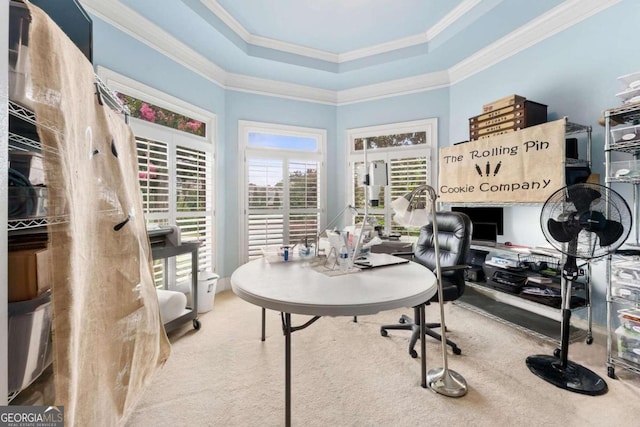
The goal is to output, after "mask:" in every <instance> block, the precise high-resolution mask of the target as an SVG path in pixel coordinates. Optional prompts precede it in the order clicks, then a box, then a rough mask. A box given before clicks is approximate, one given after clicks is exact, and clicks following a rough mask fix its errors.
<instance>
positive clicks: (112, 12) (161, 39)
mask: <svg viewBox="0 0 640 427" xmlns="http://www.w3.org/2000/svg"><path fill="white" fill-rule="evenodd" d="M81 3H82V6H83V7H84V8H85V9H86V10H87V12H89V13H91V14H93V15H95V16H97V17H99V18H100V19H101V20H103V21H105V22H107V23H108V24H110V25H112V26H113V27H115V28H117V29H119V30H120V31H122V32H124V33H125V34H128V35H129V36H131V37H133V38H134V39H136V40H138V41H140V42H141V43H144V44H145V45H147V46H149V47H150V48H152V49H154V50H156V51H158V52H160V53H161V54H163V55H164V56H166V57H168V58H170V59H172V60H174V61H176V62H177V63H179V64H180V65H182V66H184V67H185V68H188V69H190V70H191V71H193V72H195V73H197V74H199V75H201V76H202V77H204V78H206V79H207V80H209V81H211V82H213V83H215V84H217V85H218V86H222V87H224V85H225V80H226V77H227V72H226V71H225V70H223V69H222V68H220V67H219V66H218V65H216V64H214V63H213V62H211V61H210V60H208V59H207V58H206V57H204V56H203V55H200V54H199V53H198V52H196V51H195V50H193V49H192V48H190V47H189V46H187V45H186V44H184V43H182V42H180V41H179V40H178V39H176V38H175V37H173V36H172V35H171V34H169V33H167V32H166V31H164V30H162V29H161V28H160V27H158V26H157V25H155V24H154V23H152V22H151V21H149V20H147V19H146V18H145V17H143V16H142V15H140V14H138V13H137V12H135V11H134V10H132V9H130V8H128V7H127V6H125V5H123V4H122V3H121V2H120V1H110V2H105V1H103V0H81Z"/></svg>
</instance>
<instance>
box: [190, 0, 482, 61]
mask: <svg viewBox="0 0 640 427" xmlns="http://www.w3.org/2000/svg"><path fill="white" fill-rule="evenodd" d="M200 1H201V2H202V4H204V5H205V6H206V7H207V8H208V9H209V10H210V11H211V12H212V13H213V14H215V15H216V16H217V17H218V18H219V19H220V20H221V21H222V22H223V23H224V24H225V25H227V26H228V27H229V28H230V29H231V30H232V31H234V32H235V33H236V34H237V35H238V36H239V37H240V38H242V40H244V41H245V42H246V43H247V44H252V45H255V46H260V47H264V48H268V49H274V50H280V51H283V52H287V53H293V54H296V55H300V56H306V57H310V58H313V59H319V60H322V61H328V62H333V63H336V64H340V63H343V62H349V61H353V60H356V59H362V58H367V57H369V56H374V55H379V54H382V53H387V52H392V51H394V50H399V49H404V48H407V47H411V46H415V45H419V44H423V43H428V42H429V41H430V40H433V38H434V37H436V36H437V35H438V34H440V33H441V32H442V31H444V30H445V29H446V28H447V27H448V26H450V25H452V24H453V23H454V22H456V21H457V20H458V19H460V18H462V17H463V16H464V15H465V14H466V13H467V12H469V11H470V10H471V9H473V8H474V7H475V6H477V5H478V4H479V3H480V1H481V0H464V1H463V2H462V3H460V4H459V5H458V6H457V7H455V8H454V9H453V10H451V11H450V12H449V13H448V14H447V15H445V16H444V17H443V18H442V19H441V20H440V21H438V22H437V23H436V24H435V25H434V26H433V27H432V28H429V29H428V30H427V31H426V32H424V33H420V34H415V35H412V36H408V37H403V38H401V39H397V40H392V41H389V42H386V43H381V44H378V45H374V46H369V47H365V48H362V49H356V50H352V51H349V52H344V53H340V54H337V53H332V52H327V51H324V50H320V49H313V48H310V47H306V46H301V45H298V44H295V43H289V42H284V41H280V40H276V39H272V38H269V37H262V36H258V35H254V34H251V33H250V32H249V31H248V30H247V29H246V28H245V27H243V26H242V24H240V23H239V22H238V21H237V20H236V19H235V18H234V17H233V16H231V14H230V13H229V12H227V11H226V10H225V9H224V8H223V7H222V6H221V5H220V3H218V2H217V1H216V0H200Z"/></svg>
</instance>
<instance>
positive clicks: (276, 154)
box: [238, 121, 326, 262]
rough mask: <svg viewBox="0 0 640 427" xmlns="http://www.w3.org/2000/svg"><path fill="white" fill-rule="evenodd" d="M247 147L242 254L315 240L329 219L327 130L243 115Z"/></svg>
mask: <svg viewBox="0 0 640 427" xmlns="http://www.w3.org/2000/svg"><path fill="white" fill-rule="evenodd" d="M238 135H239V137H240V143H241V149H242V150H243V152H244V163H243V165H242V167H241V170H242V171H243V179H242V180H241V182H242V188H241V197H240V203H241V204H242V206H241V209H240V211H241V212H243V213H244V223H243V226H242V227H241V231H240V232H241V239H240V241H241V242H243V244H242V245H241V251H242V253H241V254H240V259H241V260H242V261H243V262H244V261H247V260H251V259H253V258H257V257H259V256H261V255H262V248H263V247H264V246H267V245H282V244H290V245H293V244H296V243H301V242H304V241H305V240H307V241H309V242H313V241H314V240H315V238H316V235H317V234H318V232H319V231H320V230H319V227H320V224H323V223H324V220H323V215H324V204H325V196H324V187H325V186H324V184H323V182H324V146H325V139H326V132H325V131H324V130H321V129H310V128H299V127H293V126H283V125H273V124H267V123H257V122H247V121H240V123H239V132H238Z"/></svg>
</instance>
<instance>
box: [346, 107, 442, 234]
mask: <svg viewBox="0 0 640 427" xmlns="http://www.w3.org/2000/svg"><path fill="white" fill-rule="evenodd" d="M347 137H348V141H349V144H348V146H349V153H348V156H349V173H350V176H351V177H352V182H353V186H352V187H351V192H350V193H351V194H350V200H351V203H353V204H354V206H355V207H356V208H357V209H358V212H359V215H357V217H356V218H355V221H356V222H357V221H358V220H361V219H362V216H363V212H364V206H365V187H364V186H362V185H360V181H361V178H360V177H361V176H362V172H363V171H364V163H365V156H366V163H367V164H371V163H372V162H384V163H386V165H387V173H388V185H387V186H386V187H381V188H380V191H379V196H378V197H379V204H378V206H377V207H371V206H370V207H369V209H368V213H369V218H373V220H374V221H375V222H376V224H377V225H379V226H381V227H382V228H383V230H384V232H385V233H387V234H388V233H391V232H396V233H400V234H415V233H416V230H408V229H406V228H405V227H401V226H399V225H397V224H395V223H394V222H393V221H392V217H393V211H392V210H391V209H390V204H391V202H392V201H393V200H394V199H396V198H398V197H400V196H402V195H403V194H405V193H408V192H409V191H411V190H413V189H414V188H415V187H417V186H418V185H423V184H430V183H431V182H432V179H433V177H434V176H435V171H434V170H433V167H432V165H431V158H432V157H434V158H435V156H432V154H433V151H434V150H435V149H436V148H437V146H438V144H437V120H436V119H428V120H419V121H413V122H405V123H396V124H391V125H383V126H373V127H367V128H359V129H351V130H350V131H349V132H348V135H347Z"/></svg>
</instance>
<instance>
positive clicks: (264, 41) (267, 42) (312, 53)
mask: <svg viewBox="0 0 640 427" xmlns="http://www.w3.org/2000/svg"><path fill="white" fill-rule="evenodd" d="M247 43H248V44H251V45H254V46H259V47H264V48H267V49H274V50H279V51H282V52H287V53H293V54H296V55H300V56H306V57H309V58H313V59H319V60H322V61H327V62H334V63H339V62H340V55H338V54H336V53H331V52H327V51H324V50H319V49H313V48H310V47H305V46H301V45H298V44H295V43H288V42H283V41H280V40H275V39H270V38H267V37H261V36H254V35H253V34H252V35H251V36H250V37H249V39H248V40H247ZM245 53H247V52H245ZM247 54H248V53H247Z"/></svg>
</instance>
